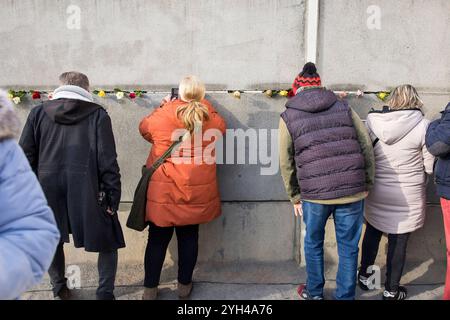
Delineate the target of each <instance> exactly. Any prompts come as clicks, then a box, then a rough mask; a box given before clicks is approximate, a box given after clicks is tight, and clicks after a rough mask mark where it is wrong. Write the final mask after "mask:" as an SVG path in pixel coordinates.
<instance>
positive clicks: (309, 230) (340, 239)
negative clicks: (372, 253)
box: [303, 200, 364, 300]
mask: <svg viewBox="0 0 450 320" xmlns="http://www.w3.org/2000/svg"><path fill="white" fill-rule="evenodd" d="M363 212H364V200H361V201H358V202H354V203H350V204H345V205H321V204H316V203H312V202H307V201H303V220H304V222H305V225H306V235H305V260H306V273H307V277H308V279H307V282H306V289H307V290H308V292H309V294H310V295H311V296H313V297H316V296H318V297H323V287H324V285H325V276H324V257H323V243H324V238H325V225H326V223H327V220H328V218H329V217H330V215H333V217H334V225H335V229H336V241H337V246H338V255H339V267H338V273H337V276H336V285H337V289H336V294H335V298H336V299H337V300H353V299H355V290H356V274H357V267H358V252H359V247H358V245H359V240H360V238H361V231H362V225H363V221H364V218H363Z"/></svg>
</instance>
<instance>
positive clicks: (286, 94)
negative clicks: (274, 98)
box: [279, 90, 289, 97]
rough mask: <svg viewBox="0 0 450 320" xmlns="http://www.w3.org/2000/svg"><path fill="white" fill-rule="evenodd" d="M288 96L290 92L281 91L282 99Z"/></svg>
mask: <svg viewBox="0 0 450 320" xmlns="http://www.w3.org/2000/svg"><path fill="white" fill-rule="evenodd" d="M288 94H289V92H287V91H286V90H281V91H280V93H279V95H280V96H282V97H287V96H288Z"/></svg>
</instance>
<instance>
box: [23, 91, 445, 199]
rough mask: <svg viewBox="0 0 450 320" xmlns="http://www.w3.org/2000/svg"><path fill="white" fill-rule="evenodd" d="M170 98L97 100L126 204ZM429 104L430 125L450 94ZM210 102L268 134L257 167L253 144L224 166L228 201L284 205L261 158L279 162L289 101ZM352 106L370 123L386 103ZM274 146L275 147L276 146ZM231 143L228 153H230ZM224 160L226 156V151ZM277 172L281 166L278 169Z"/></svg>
mask: <svg viewBox="0 0 450 320" xmlns="http://www.w3.org/2000/svg"><path fill="white" fill-rule="evenodd" d="M163 96H164V94H163V93H161V94H149V95H147V96H145V97H144V98H143V99H138V100H136V102H131V101H129V100H122V101H117V99H116V98H115V97H114V96H110V97H108V98H106V99H100V98H98V99H97V102H98V103H101V104H102V105H104V106H105V108H106V109H107V110H108V112H109V114H110V115H111V118H112V121H113V126H114V133H115V137H116V144H117V149H118V156H119V164H120V168H121V171H122V176H123V179H122V184H123V195H122V201H123V202H130V201H132V199H133V193H134V189H135V187H136V185H137V183H138V181H139V178H140V174H141V169H140V168H141V167H142V165H143V164H144V163H145V161H146V159H147V156H148V153H149V151H150V148H151V145H150V144H148V143H147V142H146V141H145V140H144V139H142V137H141V136H140V134H139V131H138V126H139V123H140V121H141V120H142V119H143V118H144V117H145V116H146V115H148V114H150V113H151V112H152V110H153V109H154V108H156V107H157V106H159V103H160V101H161V99H162V97H163ZM422 97H423V100H424V102H425V108H424V110H425V112H426V116H427V118H429V119H435V118H436V117H437V116H438V115H439V112H440V111H441V110H443V108H444V107H445V106H446V104H447V103H448V101H450V94H439V95H432V94H426V93H424V94H422ZM208 98H209V100H210V101H211V102H212V103H213V104H214V106H215V107H216V108H217V110H218V111H219V112H220V114H221V115H222V116H223V117H224V118H225V120H226V122H227V125H228V128H230V129H243V130H245V131H247V130H249V129H251V130H253V129H256V130H259V129H267V130H268V131H267V133H266V134H263V135H261V137H264V138H266V141H264V139H259V140H258V145H257V147H258V159H257V160H258V161H257V164H249V143H248V140H247V142H246V144H245V148H246V151H245V154H246V159H247V160H246V164H244V165H241V164H224V165H219V169H218V174H219V185H220V191H221V195H222V200H223V201H284V200H287V196H286V193H285V190H284V186H283V182H282V179H281V176H280V175H279V174H276V175H261V168H267V167H269V165H263V164H262V161H261V160H262V158H261V156H260V155H259V151H260V150H261V146H262V145H266V142H267V143H268V145H267V155H268V156H270V157H271V159H272V161H275V162H276V161H278V156H277V154H278V152H277V150H278V139H277V138H276V137H275V138H273V137H272V136H271V135H270V130H271V129H276V128H278V124H279V120H280V113H281V112H282V111H283V110H284V105H285V103H286V101H287V100H286V99H285V98H280V97H277V98H268V97H266V96H265V95H264V94H261V93H244V94H242V96H241V99H236V98H234V97H233V96H232V95H231V94H228V93H211V94H209V95H208ZM349 102H350V105H351V106H352V108H353V109H354V110H355V111H357V112H358V113H359V114H360V116H361V118H363V119H365V117H366V116H367V113H368V112H369V111H370V110H371V109H372V108H381V107H382V106H383V102H382V101H380V100H379V99H378V98H376V97H375V96H374V95H367V96H365V97H363V98H355V97H350V99H349ZM36 104H38V102H35V101H29V100H27V101H25V102H24V103H23V104H21V105H19V106H18V107H17V110H18V112H19V115H20V117H21V119H22V122H23V123H25V121H26V117H27V115H28V112H29V111H30V108H32V106H34V105H36ZM272 141H273V142H274V143H272ZM226 143H227V142H226V139H225V141H224V148H226ZM233 150H234V153H235V155H236V154H237V140H236V139H235V143H234V148H233ZM223 154H226V152H225V151H224V152H223ZM274 166H275V167H276V168H277V167H278V163H277V162H276V163H274ZM429 189H430V191H429V196H430V197H429V201H430V202H433V203H437V201H438V199H436V197H435V192H434V188H433V185H432V183H430V187H429Z"/></svg>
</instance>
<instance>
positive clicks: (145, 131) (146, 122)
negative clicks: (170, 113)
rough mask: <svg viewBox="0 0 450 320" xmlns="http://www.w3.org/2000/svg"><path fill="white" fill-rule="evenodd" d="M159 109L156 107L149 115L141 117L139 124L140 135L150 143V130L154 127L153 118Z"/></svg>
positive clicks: (151, 138) (151, 140) (151, 139)
mask: <svg viewBox="0 0 450 320" xmlns="http://www.w3.org/2000/svg"><path fill="white" fill-rule="evenodd" d="M160 111H161V108H156V109H155V110H153V112H152V113H151V114H150V115H148V116H146V117H145V118H144V119H142V121H141V123H140V124H139V132H140V133H141V136H142V137H144V139H145V140H147V141H148V142H150V143H153V137H152V130H153V129H154V127H155V121H156V120H155V118H156V117H157V116H158V113H159V112H160Z"/></svg>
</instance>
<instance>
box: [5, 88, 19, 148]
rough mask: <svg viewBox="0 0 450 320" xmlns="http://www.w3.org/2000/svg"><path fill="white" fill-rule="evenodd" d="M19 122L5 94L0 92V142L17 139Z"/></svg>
mask: <svg viewBox="0 0 450 320" xmlns="http://www.w3.org/2000/svg"><path fill="white" fill-rule="evenodd" d="M19 132H20V121H19V117H18V116H17V115H16V113H15V111H14V108H13V106H12V103H11V101H10V100H9V98H8V96H7V94H6V93H5V92H3V91H1V92H0V141H2V140H5V139H14V138H17V137H18V135H19Z"/></svg>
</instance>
